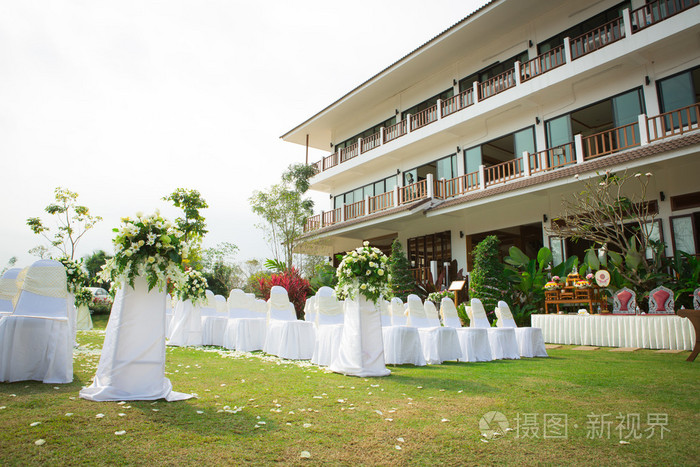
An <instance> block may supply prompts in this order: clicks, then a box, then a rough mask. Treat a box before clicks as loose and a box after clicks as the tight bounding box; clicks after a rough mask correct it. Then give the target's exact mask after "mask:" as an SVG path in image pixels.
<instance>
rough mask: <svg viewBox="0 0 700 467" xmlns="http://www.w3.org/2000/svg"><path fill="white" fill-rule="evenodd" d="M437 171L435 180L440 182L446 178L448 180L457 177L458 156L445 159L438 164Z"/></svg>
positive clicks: (454, 155) (453, 155)
mask: <svg viewBox="0 0 700 467" xmlns="http://www.w3.org/2000/svg"><path fill="white" fill-rule="evenodd" d="M436 165H437V167H436V169H435V179H436V180H440V179H442V178H445V179H447V180H449V179H451V178H455V177H456V176H457V155H456V154H452V155H451V156H447V157H443V158H442V159H439V160H438V161H437V162H436Z"/></svg>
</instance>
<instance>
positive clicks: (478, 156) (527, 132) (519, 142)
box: [464, 127, 535, 173]
mask: <svg viewBox="0 0 700 467" xmlns="http://www.w3.org/2000/svg"><path fill="white" fill-rule="evenodd" d="M524 151H528V152H535V128H534V127H528V128H525V129H524V130H520V131H516V132H515V133H511V134H509V135H505V136H502V137H500V138H498V139H494V140H491V141H489V142H487V143H484V144H482V145H481V146H477V147H474V148H470V149H467V150H466V151H464V166H465V168H466V169H465V170H466V173H470V172H476V171H477V170H479V165H481V164H484V165H485V166H487V167H488V166H491V165H496V164H500V163H502V162H506V161H509V160H513V159H517V158H519V157H522V155H523V152H524Z"/></svg>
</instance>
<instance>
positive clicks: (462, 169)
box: [456, 150, 467, 175]
mask: <svg viewBox="0 0 700 467" xmlns="http://www.w3.org/2000/svg"><path fill="white" fill-rule="evenodd" d="M456 156H457V175H464V174H465V173H466V170H467V167H466V165H465V164H464V150H462V151H459V152H458V153H456Z"/></svg>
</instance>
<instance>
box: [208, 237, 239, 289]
mask: <svg viewBox="0 0 700 467" xmlns="http://www.w3.org/2000/svg"><path fill="white" fill-rule="evenodd" d="M237 252H238V247H237V246H236V245H234V244H233V243H229V242H222V243H219V244H217V245H216V246H215V247H214V248H207V249H206V250H204V254H203V258H202V266H203V272H204V277H205V278H206V279H207V284H209V289H210V290H211V291H212V292H214V293H215V294H220V295H224V296H228V294H229V292H230V291H231V290H232V289H240V288H243V286H244V285H245V281H244V280H243V271H242V269H241V268H240V266H238V265H237V264H236V263H235V262H234V260H233V259H234V257H235V255H236V253H237Z"/></svg>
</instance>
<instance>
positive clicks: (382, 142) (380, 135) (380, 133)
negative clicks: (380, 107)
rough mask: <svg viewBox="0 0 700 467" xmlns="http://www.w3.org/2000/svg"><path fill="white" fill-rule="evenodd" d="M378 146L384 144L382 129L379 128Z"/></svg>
mask: <svg viewBox="0 0 700 467" xmlns="http://www.w3.org/2000/svg"><path fill="white" fill-rule="evenodd" d="M379 144H380V145H382V144H384V127H383V126H382V127H379Z"/></svg>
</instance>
